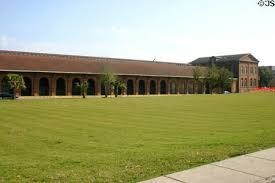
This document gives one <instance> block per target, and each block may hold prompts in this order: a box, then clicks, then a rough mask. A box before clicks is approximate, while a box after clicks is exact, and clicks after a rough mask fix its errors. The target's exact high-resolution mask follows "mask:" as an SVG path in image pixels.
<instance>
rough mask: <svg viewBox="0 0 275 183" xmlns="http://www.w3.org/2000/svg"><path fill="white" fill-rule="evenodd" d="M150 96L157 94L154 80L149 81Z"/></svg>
mask: <svg viewBox="0 0 275 183" xmlns="http://www.w3.org/2000/svg"><path fill="white" fill-rule="evenodd" d="M150 94H151V95H154V94H157V84H156V81H154V80H151V81H150Z"/></svg>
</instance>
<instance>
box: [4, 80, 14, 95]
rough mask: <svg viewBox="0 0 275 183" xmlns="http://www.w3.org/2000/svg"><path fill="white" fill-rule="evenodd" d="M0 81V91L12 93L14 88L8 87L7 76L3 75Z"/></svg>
mask: <svg viewBox="0 0 275 183" xmlns="http://www.w3.org/2000/svg"><path fill="white" fill-rule="evenodd" d="M1 82H2V88H1V89H2V92H3V93H9V94H12V95H13V94H14V90H13V89H12V88H11V87H10V85H9V83H8V79H7V77H4V78H3V79H2V81H1Z"/></svg>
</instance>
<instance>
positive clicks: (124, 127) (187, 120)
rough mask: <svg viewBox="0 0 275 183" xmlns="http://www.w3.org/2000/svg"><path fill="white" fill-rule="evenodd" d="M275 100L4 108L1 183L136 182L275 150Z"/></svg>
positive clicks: (243, 97)
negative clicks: (240, 156) (252, 153)
mask: <svg viewBox="0 0 275 183" xmlns="http://www.w3.org/2000/svg"><path fill="white" fill-rule="evenodd" d="M274 114H275V94H274V93H258V94H236V95H212V96H211V95H186V96H163V97H125V98H118V99H114V98H108V99H102V98H93V99H55V100H17V101H0V182H32V181H37V182H136V181H141V180H145V179H148V178H152V177H156V176H160V175H163V174H168V173H172V172H175V171H180V170H183V169H188V168H191V167H195V166H199V165H202V164H206V163H210V162H213V161H217V160H221V159H225V158H228V157H232V156H236V155H240V154H243V153H248V152H253V151H256V150H259V149H263V148H268V147H273V146H275V115H274Z"/></svg>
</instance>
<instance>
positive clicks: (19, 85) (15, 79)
mask: <svg viewBox="0 0 275 183" xmlns="http://www.w3.org/2000/svg"><path fill="white" fill-rule="evenodd" d="M5 79H6V81H7V84H8V86H9V87H10V88H11V89H13V95H14V98H16V93H17V92H18V91H19V90H21V89H25V88H26V86H25V82H24V79H23V77H22V76H21V75H19V74H7V75H6V78H5Z"/></svg>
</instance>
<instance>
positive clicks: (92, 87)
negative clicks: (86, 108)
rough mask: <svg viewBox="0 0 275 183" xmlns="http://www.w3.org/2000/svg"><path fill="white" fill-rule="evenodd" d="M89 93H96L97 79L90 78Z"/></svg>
mask: <svg viewBox="0 0 275 183" xmlns="http://www.w3.org/2000/svg"><path fill="white" fill-rule="evenodd" d="M87 95H95V81H94V80H93V79H88V88H87Z"/></svg>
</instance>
